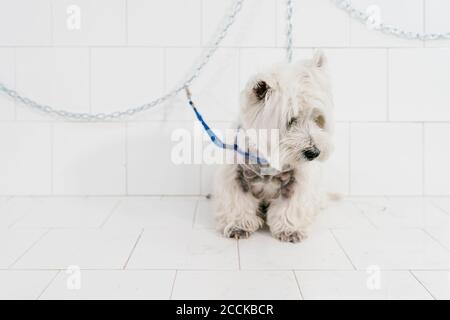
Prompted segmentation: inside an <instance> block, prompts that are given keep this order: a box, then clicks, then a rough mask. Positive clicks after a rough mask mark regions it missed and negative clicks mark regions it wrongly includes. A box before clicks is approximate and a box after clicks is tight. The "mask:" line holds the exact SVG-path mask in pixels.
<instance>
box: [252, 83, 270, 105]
mask: <svg viewBox="0 0 450 320" xmlns="http://www.w3.org/2000/svg"><path fill="white" fill-rule="evenodd" d="M269 89H270V87H269V86H268V85H267V83H266V82H265V81H258V82H257V83H256V84H255V86H254V87H253V92H254V93H255V96H256V97H257V98H258V100H263V99H264V98H265V97H266V94H267V91H269Z"/></svg>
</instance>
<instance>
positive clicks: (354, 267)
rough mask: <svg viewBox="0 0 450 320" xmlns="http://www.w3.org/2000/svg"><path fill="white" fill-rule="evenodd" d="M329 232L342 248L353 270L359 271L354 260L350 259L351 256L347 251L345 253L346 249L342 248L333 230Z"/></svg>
mask: <svg viewBox="0 0 450 320" xmlns="http://www.w3.org/2000/svg"><path fill="white" fill-rule="evenodd" d="M329 231H330V233H331V235H332V236H333V238H334V241H336V243H337V244H338V246H339V248H341V250H342V252H343V253H344V254H345V256H346V257H347V259H348V261H349V262H350V264H351V265H352V267H353V270H355V271H356V270H358V269H357V268H356V266H355V265H354V264H353V261H352V259H350V256H349V255H348V253H347V251H345V249H344V247H343V246H342V244H341V242H340V241H339V240H338V238H337V237H336V235H335V234H334V232H333V230H332V229H329Z"/></svg>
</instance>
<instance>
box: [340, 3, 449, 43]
mask: <svg viewBox="0 0 450 320" xmlns="http://www.w3.org/2000/svg"><path fill="white" fill-rule="evenodd" d="M332 1H333V2H335V3H336V5H337V6H338V8H340V9H342V10H344V11H346V12H347V13H348V14H349V15H350V16H351V17H352V18H354V19H356V20H358V21H360V22H362V23H364V24H369V23H370V25H371V26H372V28H373V29H374V30H378V31H381V32H383V33H385V34H389V35H393V36H396V37H398V38H403V39H407V40H422V41H429V40H442V39H450V32H446V33H419V32H411V31H406V30H403V29H401V28H398V27H396V26H393V25H388V24H384V23H380V24H376V25H373V23H371V22H372V21H371V19H372V17H371V15H370V14H367V13H365V12H363V11H361V10H358V9H356V8H355V7H354V6H353V5H352V2H351V0H332Z"/></svg>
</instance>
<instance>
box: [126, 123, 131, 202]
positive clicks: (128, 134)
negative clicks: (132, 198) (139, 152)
mask: <svg viewBox="0 0 450 320" xmlns="http://www.w3.org/2000/svg"><path fill="white" fill-rule="evenodd" d="M129 136H130V128H129V125H128V122H125V195H127V196H128V195H129V192H128V171H129V170H128V163H129V156H128V150H129V146H128V140H129Z"/></svg>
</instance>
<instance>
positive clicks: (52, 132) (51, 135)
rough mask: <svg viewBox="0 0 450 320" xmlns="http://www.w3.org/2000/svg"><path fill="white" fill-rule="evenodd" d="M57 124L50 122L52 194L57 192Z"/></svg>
mask: <svg viewBox="0 0 450 320" xmlns="http://www.w3.org/2000/svg"><path fill="white" fill-rule="evenodd" d="M54 158H55V124H54V123H51V124H50V194H51V195H54V194H55V172H54V171H55V160H54Z"/></svg>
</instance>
